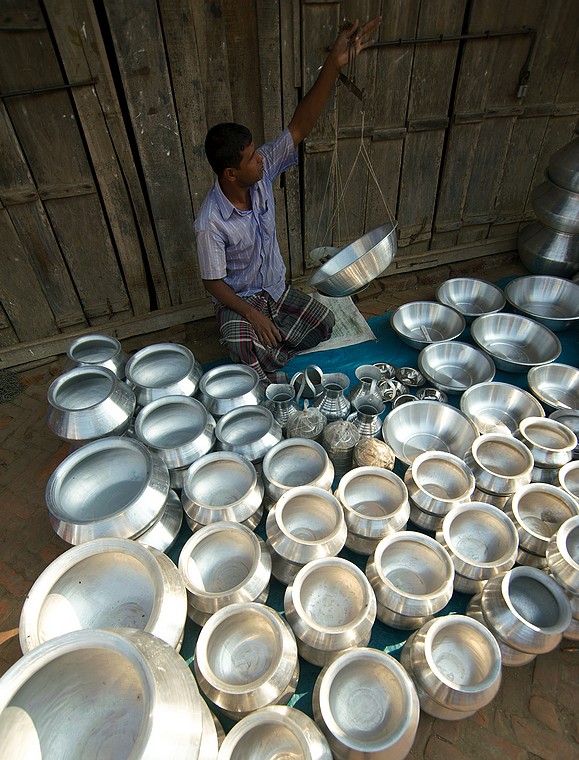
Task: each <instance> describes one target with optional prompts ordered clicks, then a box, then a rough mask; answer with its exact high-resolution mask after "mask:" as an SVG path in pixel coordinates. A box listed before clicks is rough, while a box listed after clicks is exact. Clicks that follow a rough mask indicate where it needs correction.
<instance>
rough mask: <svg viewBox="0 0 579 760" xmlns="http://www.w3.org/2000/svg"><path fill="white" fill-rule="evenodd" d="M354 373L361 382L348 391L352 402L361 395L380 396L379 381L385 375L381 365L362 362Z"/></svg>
mask: <svg viewBox="0 0 579 760" xmlns="http://www.w3.org/2000/svg"><path fill="white" fill-rule="evenodd" d="M354 375H355V376H356V379H357V380H358V381H359V382H358V383H357V384H356V385H354V386H353V388H352V389H351V390H350V392H349V393H348V398H349V399H350V403H351V404H354V402H355V401H356V399H357V398H358V397H359V396H369V395H375V396H380V391H379V390H378V383H379V382H380V381H381V380H383V379H384V377H383V374H382V371H381V369H380V368H379V367H376V365H375V364H361V365H360V366H359V367H356V369H355V370H354Z"/></svg>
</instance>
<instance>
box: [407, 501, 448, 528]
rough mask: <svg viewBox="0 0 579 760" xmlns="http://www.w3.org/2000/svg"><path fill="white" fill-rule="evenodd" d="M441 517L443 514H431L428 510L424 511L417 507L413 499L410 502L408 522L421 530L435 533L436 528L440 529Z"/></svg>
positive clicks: (442, 517)
mask: <svg viewBox="0 0 579 760" xmlns="http://www.w3.org/2000/svg"><path fill="white" fill-rule="evenodd" d="M443 519H444V516H443V515H433V514H431V513H430V512H425V511H424V510H422V509H420V507H417V506H416V504H415V503H414V502H413V501H411V502H410V522H411V523H412V524H413V525H416V526H418V527H419V528H422V530H425V531H429V532H430V533H436V531H437V530H440V529H441V527H442V521H443Z"/></svg>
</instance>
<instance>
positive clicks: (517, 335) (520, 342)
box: [471, 313, 561, 372]
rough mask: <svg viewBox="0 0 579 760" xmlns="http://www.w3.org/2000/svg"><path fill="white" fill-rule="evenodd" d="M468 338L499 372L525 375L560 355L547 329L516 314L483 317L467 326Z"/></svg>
mask: <svg viewBox="0 0 579 760" xmlns="http://www.w3.org/2000/svg"><path fill="white" fill-rule="evenodd" d="M471 337H472V339H473V340H474V342H475V343H476V344H477V346H478V347H479V348H482V350H483V351H486V352H487V353H488V354H490V356H491V358H492V360H493V361H494V363H495V365H496V367H497V369H501V370H503V372H526V371H527V370H528V369H530V368H531V367H533V366H535V365H538V364H549V363H550V362H553V361H555V360H556V359H557V357H558V356H559V354H560V353H561V342H560V341H559V338H558V337H557V336H556V335H555V333H554V332H552V331H551V330H549V328H548V327H545V326H544V325H541V324H539V323H538V322H535V320H533V319H529V317H523V316H521V315H520V314H504V313H499V314H485V315H483V316H482V317H477V318H476V319H475V320H474V322H473V323H472V325H471Z"/></svg>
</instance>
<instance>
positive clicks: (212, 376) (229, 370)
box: [197, 364, 263, 419]
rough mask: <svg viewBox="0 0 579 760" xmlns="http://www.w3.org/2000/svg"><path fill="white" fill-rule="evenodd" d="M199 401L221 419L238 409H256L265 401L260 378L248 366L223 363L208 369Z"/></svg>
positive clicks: (203, 379)
mask: <svg viewBox="0 0 579 760" xmlns="http://www.w3.org/2000/svg"><path fill="white" fill-rule="evenodd" d="M197 395H198V398H199V401H201V403H202V404H203V406H204V407H205V408H206V409H207V411H208V412H209V413H210V414H212V415H213V417H215V419H218V418H219V417H223V415H224V414H227V412H231V411H232V410H233V409H237V407H239V406H256V405H257V404H260V403H261V401H262V400H263V389H262V385H261V383H260V381H259V375H258V374H257V372H256V371H255V370H254V369H253V367H248V366H247V365H245V364H223V365H221V366H219V367H213V368H212V369H209V370H207V372H206V373H205V374H204V375H203V377H202V378H201V380H200V382H199V392H198V394H197Z"/></svg>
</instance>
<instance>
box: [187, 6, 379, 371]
mask: <svg viewBox="0 0 579 760" xmlns="http://www.w3.org/2000/svg"><path fill="white" fill-rule="evenodd" d="M380 20H381V19H380V18H376V19H374V20H373V21H370V22H368V23H367V24H366V25H365V26H363V27H362V28H360V29H358V24H357V22H356V23H355V24H354V25H353V26H352V27H351V28H350V29H348V30H345V31H343V32H342V33H341V34H340V35H339V36H338V38H337V39H336V42H335V43H334V45H333V46H332V50H331V51H330V53H329V54H328V56H327V58H326V60H325V62H324V65H323V66H322V68H321V70H320V74H319V75H318V78H317V79H316V81H315V82H314V84H313V85H312V88H311V89H310V90H309V92H308V93H307V94H306V96H305V97H304V98H303V99H302V100H301V101H300V102H299V104H298V106H297V108H296V110H295V113H294V115H293V116H292V119H291V121H290V123H289V125H288V127H287V128H286V129H285V130H284V131H283V132H282V133H281V134H280V135H279V136H278V137H277V138H276V139H275V140H273V141H272V142H270V143H267V144H266V145H264V146H262V147H261V148H259V150H256V148H255V145H254V143H253V139H252V136H251V132H250V131H249V130H248V129H247V128H246V127H243V126H241V125H240V124H235V123H226V124H217V125H215V126H214V127H212V128H211V129H210V130H209V132H208V133H207V137H206V139H205V153H206V155H207V160H208V161H209V163H210V165H211V168H212V169H213V171H214V172H215V173H216V175H217V179H216V181H215V184H214V185H213V187H212V188H211V190H210V191H209V193H208V194H207V196H206V198H205V200H204V201H203V204H202V206H201V208H200V210H199V214H198V216H197V218H196V220H195V231H196V234H197V254H198V257H199V267H200V271H201V277H202V278H203V284H204V285H205V288H206V290H207V291H208V292H209V293H210V295H211V297H212V299H213V302H214V304H215V311H216V316H217V322H218V325H219V332H220V335H221V342H222V343H223V344H224V345H225V346H226V347H227V349H228V351H229V355H230V357H231V359H232V361H234V362H241V363H243V364H248V365H249V366H251V367H253V368H254V369H255V370H256V371H257V373H258V374H259V377H260V379H261V380H263V381H265V382H283V381H285V380H286V377H285V374H284V373H283V372H280V371H279V370H280V368H281V367H283V366H284V365H285V364H286V363H287V362H288V361H289V359H291V357H292V356H294V355H295V354H296V353H297V352H298V351H302V350H305V349H308V348H313V347H314V346H316V345H318V343H320V342H321V341H324V340H327V339H328V338H329V336H330V334H331V332H332V328H333V326H334V315H333V314H332V312H331V311H330V309H328V308H327V307H326V306H324V305H323V304H322V303H320V302H319V301H317V300H316V299H314V298H312V296H309V295H306V294H305V293H302V292H301V291H299V290H296V289H295V288H292V287H291V286H287V285H286V282H285V275H286V269H285V265H284V263H283V259H282V257H281V253H280V250H279V245H278V242H277V236H276V226H275V208H274V196H273V181H274V180H275V179H276V177H278V176H279V175H280V174H281V173H282V172H284V171H285V170H286V169H289V168H290V167H291V166H293V165H294V164H295V163H297V154H296V147H297V145H298V144H299V143H300V142H301V141H302V140H303V139H304V138H305V137H307V136H308V135H309V134H310V132H311V131H312V129H313V128H314V126H315V124H316V122H317V120H318V118H319V117H320V114H321V113H322V110H323V108H324V106H325V104H326V102H327V100H328V98H329V96H330V93H331V92H332V89H333V86H334V84H335V81H336V77H337V76H338V74H339V72H340V69H341V67H342V66H343V65H344V64H346V63H347V62H348V58H349V57H351V56H352V55H357V54H358V53H359V52H360V51H361V50H363V49H364V48H365V47H367V46H368V45H370V44H372V41H370V40H367V37H368V35H369V34H370V33H371V32H372V31H373V30H374V29H375V28H376V27H377V26H378V24H379V23H380Z"/></svg>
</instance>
